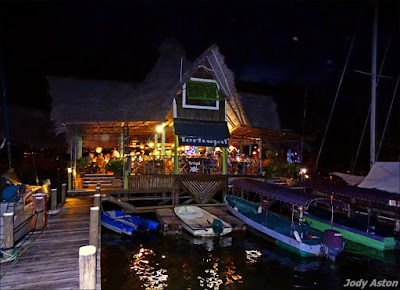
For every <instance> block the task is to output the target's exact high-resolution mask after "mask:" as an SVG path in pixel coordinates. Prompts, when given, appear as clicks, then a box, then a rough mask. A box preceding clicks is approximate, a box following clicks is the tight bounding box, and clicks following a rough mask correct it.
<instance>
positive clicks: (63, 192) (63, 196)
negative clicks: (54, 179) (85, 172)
mask: <svg viewBox="0 0 400 290" xmlns="http://www.w3.org/2000/svg"><path fill="white" fill-rule="evenodd" d="M66 198H67V184H66V183H63V184H61V203H62V204H64V203H65V200H66Z"/></svg>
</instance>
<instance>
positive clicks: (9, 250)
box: [2, 212, 14, 259]
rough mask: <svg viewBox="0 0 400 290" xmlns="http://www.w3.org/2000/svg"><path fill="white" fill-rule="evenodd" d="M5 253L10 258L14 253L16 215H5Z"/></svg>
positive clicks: (7, 213)
mask: <svg viewBox="0 0 400 290" xmlns="http://www.w3.org/2000/svg"><path fill="white" fill-rule="evenodd" d="M3 231H4V232H3V249H2V251H3V253H4V254H5V255H6V256H7V257H4V258H6V259H7V258H9V257H11V256H12V254H13V252H14V213H12V212H6V213H4V214H3Z"/></svg>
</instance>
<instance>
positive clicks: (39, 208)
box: [32, 193, 47, 230]
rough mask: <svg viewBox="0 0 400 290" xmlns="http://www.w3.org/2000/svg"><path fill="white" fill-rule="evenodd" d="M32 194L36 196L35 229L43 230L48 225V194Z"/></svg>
mask: <svg viewBox="0 0 400 290" xmlns="http://www.w3.org/2000/svg"><path fill="white" fill-rule="evenodd" d="M32 195H33V198H34V205H35V213H36V226H35V230H42V229H43V228H44V227H46V225H47V214H46V194H44V193H36V194H32Z"/></svg>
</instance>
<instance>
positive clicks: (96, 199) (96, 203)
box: [93, 188, 101, 207]
mask: <svg viewBox="0 0 400 290" xmlns="http://www.w3.org/2000/svg"><path fill="white" fill-rule="evenodd" d="M96 192H98V193H95V194H94V202H93V206H97V207H100V204H101V194H100V190H99V191H97V188H96Z"/></svg>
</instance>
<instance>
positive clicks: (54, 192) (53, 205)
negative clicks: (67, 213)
mask: <svg viewBox="0 0 400 290" xmlns="http://www.w3.org/2000/svg"><path fill="white" fill-rule="evenodd" d="M50 192H51V210H52V211H55V210H56V209H57V189H56V188H53V189H51V190H50Z"/></svg>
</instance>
